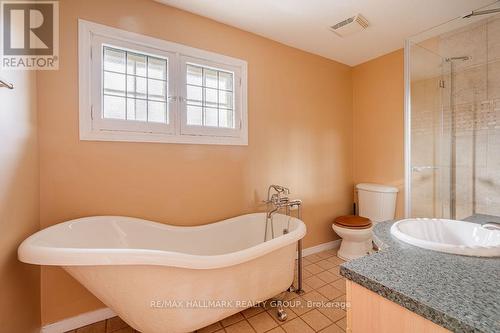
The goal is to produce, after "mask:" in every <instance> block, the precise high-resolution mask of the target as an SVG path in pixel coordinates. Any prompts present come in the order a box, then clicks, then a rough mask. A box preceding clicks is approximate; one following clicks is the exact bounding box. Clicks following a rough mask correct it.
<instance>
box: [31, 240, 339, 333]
mask: <svg viewBox="0 0 500 333" xmlns="http://www.w3.org/2000/svg"><path fill="white" fill-rule="evenodd" d="M341 241H342V240H341V239H337V240H334V241H331V242H328V243H323V244H319V245H316V246H312V247H308V248H305V249H303V250H302V256H308V255H310V254H314V253H318V252H323V251H326V250H331V249H335V248H338V247H340V242H341ZM114 316H116V314H115V313H114V312H113V310H111V309H110V308H102V309H99V310H95V311H91V312H86V313H82V314H80V315H78V316H75V317H71V318H66V319H63V320H61V321H58V322H55V323H52V324H48V325H46V326H44V327H42V329H41V333H64V332H67V331H71V330H75V329H77V328H80V327H83V326H87V325H90V324H94V323H97V322H99V321H102V320H106V319H109V318H112V317H114Z"/></svg>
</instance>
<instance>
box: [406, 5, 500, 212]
mask: <svg viewBox="0 0 500 333" xmlns="http://www.w3.org/2000/svg"><path fill="white" fill-rule="evenodd" d="M497 8H500V5H499V3H498V2H496V3H495V4H493V5H492V6H489V7H486V8H480V9H478V11H477V12H476V13H478V14H476V15H473V16H471V17H467V18H462V17H460V18H457V19H455V20H452V21H450V22H447V23H445V24H443V25H440V26H438V27H435V28H433V29H430V30H428V31H425V32H423V33H421V34H418V35H416V36H413V37H411V38H410V39H408V40H407V41H406V45H405V85H406V87H405V91H406V96H405V141H406V142H405V185H406V186H405V194H406V195H405V200H406V202H405V203H406V205H405V214H406V216H407V217H436V218H450V219H463V218H466V217H469V216H472V215H475V214H488V215H495V216H500V13H499V12H496V11H494V10H495V9H497ZM492 9H493V11H492Z"/></svg>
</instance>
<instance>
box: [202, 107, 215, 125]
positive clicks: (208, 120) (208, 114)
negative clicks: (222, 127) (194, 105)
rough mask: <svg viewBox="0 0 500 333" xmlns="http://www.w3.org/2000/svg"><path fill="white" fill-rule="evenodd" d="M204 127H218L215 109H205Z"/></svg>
mask: <svg viewBox="0 0 500 333" xmlns="http://www.w3.org/2000/svg"><path fill="white" fill-rule="evenodd" d="M204 110H205V126H214V127H217V125H218V112H217V109H213V108H205V109H204Z"/></svg>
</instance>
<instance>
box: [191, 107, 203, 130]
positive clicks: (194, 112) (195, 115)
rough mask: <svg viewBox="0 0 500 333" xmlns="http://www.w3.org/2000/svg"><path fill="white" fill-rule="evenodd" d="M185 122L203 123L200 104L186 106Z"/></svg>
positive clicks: (192, 123)
mask: <svg viewBox="0 0 500 333" xmlns="http://www.w3.org/2000/svg"><path fill="white" fill-rule="evenodd" d="M187 124H188V125H199V126H201V125H203V109H202V108H201V107H200V106H191V105H188V106H187Z"/></svg>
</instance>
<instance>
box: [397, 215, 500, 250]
mask: <svg viewBox="0 0 500 333" xmlns="http://www.w3.org/2000/svg"><path fill="white" fill-rule="evenodd" d="M391 234H392V235H393V236H394V237H396V238H397V239H399V240H402V241H403V242H405V243H408V244H411V245H415V246H418V247H421V248H424V249H429V250H433V251H439V252H446V253H453V254H461V255H465V256H477V257H498V256H500V230H489V229H485V228H483V227H482V226H481V225H480V224H477V223H471V222H465V221H456V220H445V219H424V218H418V219H405V220H401V221H398V222H396V223H394V224H393V225H392V227H391Z"/></svg>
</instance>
